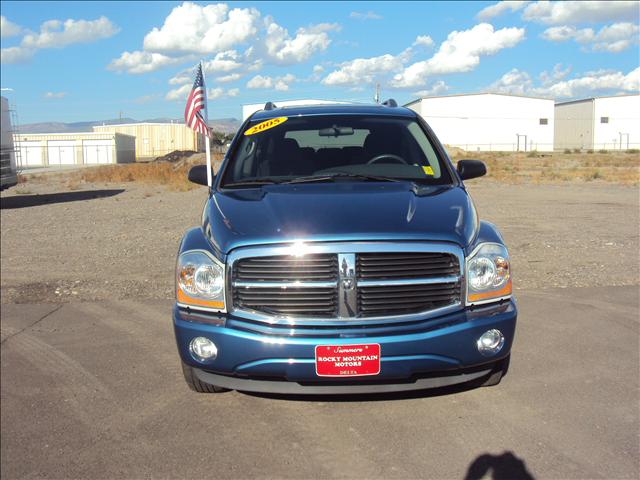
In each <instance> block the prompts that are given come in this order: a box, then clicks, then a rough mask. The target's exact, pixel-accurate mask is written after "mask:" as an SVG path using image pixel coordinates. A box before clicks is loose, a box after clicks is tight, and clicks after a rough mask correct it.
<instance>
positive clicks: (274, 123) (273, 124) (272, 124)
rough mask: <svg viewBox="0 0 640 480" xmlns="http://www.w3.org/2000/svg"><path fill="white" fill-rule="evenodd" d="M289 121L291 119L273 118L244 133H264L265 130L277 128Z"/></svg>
mask: <svg viewBox="0 0 640 480" xmlns="http://www.w3.org/2000/svg"><path fill="white" fill-rule="evenodd" d="M287 120H289V117H278V118H272V119H271V120H267V121H266V122H262V123H259V124H258V125H254V126H253V127H251V128H250V129H249V130H247V131H246V132H244V134H245V135H255V134H256V133H261V132H264V131H265V130H269V129H270V128H273V127H277V126H278V125H280V124H282V123H284V122H286V121H287Z"/></svg>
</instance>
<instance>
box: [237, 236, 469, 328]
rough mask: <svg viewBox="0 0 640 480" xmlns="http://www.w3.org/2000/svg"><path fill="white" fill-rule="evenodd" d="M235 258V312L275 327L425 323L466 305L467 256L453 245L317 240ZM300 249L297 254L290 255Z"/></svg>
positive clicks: (244, 251)
mask: <svg viewBox="0 0 640 480" xmlns="http://www.w3.org/2000/svg"><path fill="white" fill-rule="evenodd" d="M303 247H304V248H302V250H301V249H300V245H299V244H296V245H289V246H273V247H248V248H243V249H238V250H236V251H234V252H232V253H231V254H230V256H229V262H228V269H229V276H228V278H229V279H230V280H231V282H230V283H231V285H230V286H231V288H230V298H229V300H230V303H232V304H233V309H234V313H236V314H237V315H239V316H240V317H244V318H246V319H248V320H253V321H263V322H266V323H269V324H272V325H297V324H301V325H302V324H306V325H318V326H324V325H344V324H345V323H344V321H345V320H348V324H349V325H368V324H376V323H388V322H402V321H413V320H424V319H425V318H429V316H435V315H441V314H443V313H447V312H449V311H453V310H454V309H457V308H459V307H460V306H461V305H462V297H463V294H464V292H463V291H462V290H463V289H462V285H463V272H462V269H461V265H462V264H463V259H464V257H463V253H462V250H460V249H459V248H458V247H455V246H451V245H448V244H421V243H418V242H416V243H402V242H396V243H391V242H389V243H386V242H380V243H373V242H370V243H365V242H362V243H358V242H354V243H326V244H324V243H317V244H315V243H312V244H308V245H303ZM292 252H295V253H292Z"/></svg>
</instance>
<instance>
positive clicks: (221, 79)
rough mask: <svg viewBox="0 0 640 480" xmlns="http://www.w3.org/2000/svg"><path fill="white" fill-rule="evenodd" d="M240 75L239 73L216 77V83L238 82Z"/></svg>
mask: <svg viewBox="0 0 640 480" xmlns="http://www.w3.org/2000/svg"><path fill="white" fill-rule="evenodd" d="M241 78H242V75H241V74H240V73H232V74H230V75H223V76H222V77H217V78H216V82H218V83H229V82H235V81H236V80H240V79H241Z"/></svg>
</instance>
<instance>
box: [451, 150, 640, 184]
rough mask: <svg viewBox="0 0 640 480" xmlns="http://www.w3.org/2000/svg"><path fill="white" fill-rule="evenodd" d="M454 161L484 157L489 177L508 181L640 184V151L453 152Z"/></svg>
mask: <svg viewBox="0 0 640 480" xmlns="http://www.w3.org/2000/svg"><path fill="white" fill-rule="evenodd" d="M451 155H452V158H453V160H454V161H457V160H461V159H463V158H474V159H478V160H482V161H483V162H485V163H486V165H487V170H488V177H489V178H493V179H494V180H497V181H500V182H505V183H561V182H573V183H583V182H592V181H595V180H597V181H600V182H606V183H616V184H622V185H638V184H640V155H639V154H638V153H636V152H609V153H593V152H591V153H587V152H584V153H552V154H551V153H548V154H547V153H545V154H542V153H540V154H539V153H537V152H529V153H504V152H464V151H455V152H451Z"/></svg>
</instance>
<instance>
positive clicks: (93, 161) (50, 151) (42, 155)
mask: <svg viewBox="0 0 640 480" xmlns="http://www.w3.org/2000/svg"><path fill="white" fill-rule="evenodd" d="M14 144H15V145H16V148H17V149H19V151H20V158H21V166H22V167H23V168H29V167H43V166H44V167H46V166H72V165H103V164H113V163H131V162H135V161H136V157H135V150H136V139H135V137H132V136H131V135H123V134H121V133H92V132H79V133H29V134H15V135H14Z"/></svg>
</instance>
